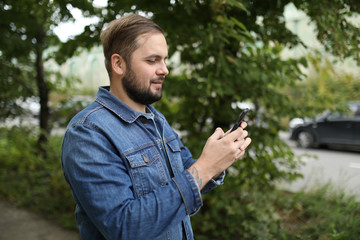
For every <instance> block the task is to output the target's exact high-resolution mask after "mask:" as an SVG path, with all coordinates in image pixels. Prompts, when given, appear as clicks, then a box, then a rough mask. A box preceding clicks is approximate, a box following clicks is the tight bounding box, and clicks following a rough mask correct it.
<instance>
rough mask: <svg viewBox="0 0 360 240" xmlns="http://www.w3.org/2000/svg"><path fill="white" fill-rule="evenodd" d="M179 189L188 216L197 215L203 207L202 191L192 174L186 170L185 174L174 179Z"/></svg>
mask: <svg viewBox="0 0 360 240" xmlns="http://www.w3.org/2000/svg"><path fill="white" fill-rule="evenodd" d="M172 180H173V181H174V182H175V184H176V186H177V188H178V189H179V192H180V195H181V198H182V199H183V202H184V204H185V209H186V214H187V215H190V216H192V215H194V214H196V213H197V212H198V211H199V210H200V208H201V207H202V205H203V202H202V198H201V193H200V189H199V187H198V185H197V183H196V181H195V179H194V177H193V176H192V174H191V173H190V172H189V171H188V170H185V171H184V172H183V174H179V175H178V176H176V177H174V178H173V179H172Z"/></svg>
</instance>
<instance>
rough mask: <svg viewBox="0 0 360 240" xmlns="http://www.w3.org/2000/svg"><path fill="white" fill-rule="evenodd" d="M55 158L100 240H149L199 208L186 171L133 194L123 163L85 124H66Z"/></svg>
mask: <svg viewBox="0 0 360 240" xmlns="http://www.w3.org/2000/svg"><path fill="white" fill-rule="evenodd" d="M61 160H62V167H63V172H64V175H65V178H66V180H67V182H68V184H69V186H70V188H71V191H72V193H73V196H74V199H75V201H76V203H77V204H78V206H79V207H80V208H81V209H82V210H83V211H85V213H86V215H87V216H88V217H89V219H90V221H91V222H92V223H93V225H95V226H96V228H97V229H98V230H99V231H100V232H101V233H102V234H103V236H104V237H105V238H106V239H155V238H156V236H159V235H161V234H162V233H164V232H165V230H166V229H168V228H169V227H171V226H175V225H176V224H179V223H180V222H181V221H182V220H183V219H184V218H185V217H186V215H192V214H194V213H195V212H197V211H198V209H200V207H201V206H202V200H201V195H200V192H199V190H198V187H197V185H195V183H194V181H193V178H192V176H191V174H190V173H189V172H188V171H186V170H185V171H184V172H183V173H182V174H179V175H177V176H176V177H174V178H173V179H172V181H170V182H168V183H167V184H166V185H164V186H161V187H159V188H156V189H154V190H153V191H151V192H150V193H148V194H146V195H144V196H141V197H138V198H137V197H135V196H134V192H133V186H132V181H131V176H130V173H129V172H128V170H127V167H126V161H124V160H123V158H122V157H121V154H119V153H118V152H117V150H116V149H115V148H114V146H113V144H112V143H111V140H110V139H108V138H107V137H106V135H105V134H103V133H102V132H101V131H100V130H98V129H97V128H96V127H94V126H92V125H91V124H87V125H86V124H75V125H73V126H71V127H69V129H68V130H67V132H66V134H65V136H64V140H63V145H62V150H61ZM79 225H81V223H79ZM80 227H81V226H80Z"/></svg>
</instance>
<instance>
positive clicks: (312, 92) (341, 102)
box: [284, 52, 360, 118]
mask: <svg viewBox="0 0 360 240" xmlns="http://www.w3.org/2000/svg"><path fill="white" fill-rule="evenodd" d="M308 61H309V65H310V73H309V74H308V77H307V78H306V79H305V80H303V81H301V82H299V83H297V84H296V85H295V86H293V87H287V88H285V89H284V92H287V93H288V97H289V99H292V101H297V102H298V104H299V105H301V106H302V108H301V109H299V112H297V113H296V115H292V117H299V116H304V117H311V118H315V117H316V116H317V115H318V114H319V113H322V112H323V111H325V110H327V109H330V110H334V111H336V110H346V109H344V108H345V107H344V106H347V105H346V103H347V102H351V101H360V76H356V75H354V74H351V73H346V72H345V71H339V70H337V69H335V67H334V64H333V63H332V62H331V61H330V60H329V59H328V58H326V57H324V56H323V55H322V54H320V53H319V52H314V53H313V54H310V55H309V56H308Z"/></svg>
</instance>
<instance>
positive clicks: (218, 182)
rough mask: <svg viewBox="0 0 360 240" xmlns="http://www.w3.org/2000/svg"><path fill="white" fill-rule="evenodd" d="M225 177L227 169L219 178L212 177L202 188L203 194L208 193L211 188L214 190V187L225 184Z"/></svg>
mask: <svg viewBox="0 0 360 240" xmlns="http://www.w3.org/2000/svg"><path fill="white" fill-rule="evenodd" d="M224 178H225V171H224V172H222V173H221V174H220V175H219V176H218V177H217V178H215V179H213V178H212V179H210V181H209V182H208V183H207V184H206V185H205V186H204V187H203V189H202V190H201V193H202V194H205V193H208V192H210V191H211V190H213V189H214V188H216V187H218V186H220V185H223V184H224Z"/></svg>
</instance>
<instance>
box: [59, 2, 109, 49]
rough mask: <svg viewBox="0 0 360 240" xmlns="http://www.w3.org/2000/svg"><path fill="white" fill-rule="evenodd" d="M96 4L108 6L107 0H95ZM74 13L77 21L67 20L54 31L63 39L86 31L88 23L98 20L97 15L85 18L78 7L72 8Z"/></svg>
mask: <svg viewBox="0 0 360 240" xmlns="http://www.w3.org/2000/svg"><path fill="white" fill-rule="evenodd" d="M93 4H94V6H98V7H101V6H106V5H107V0H94V2H93ZM70 11H71V13H72V14H73V16H74V18H75V21H74V22H67V23H61V24H60V25H59V26H58V27H56V28H55V29H54V32H55V34H56V35H58V37H59V38H60V40H61V41H63V42H64V41H66V40H67V39H68V38H69V37H71V36H74V35H78V34H80V33H82V32H83V31H84V27H85V26H86V25H89V24H92V23H96V22H97V21H98V18H97V17H92V18H84V17H83V16H82V14H81V11H80V10H79V9H77V8H73V9H71V10H70Z"/></svg>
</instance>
